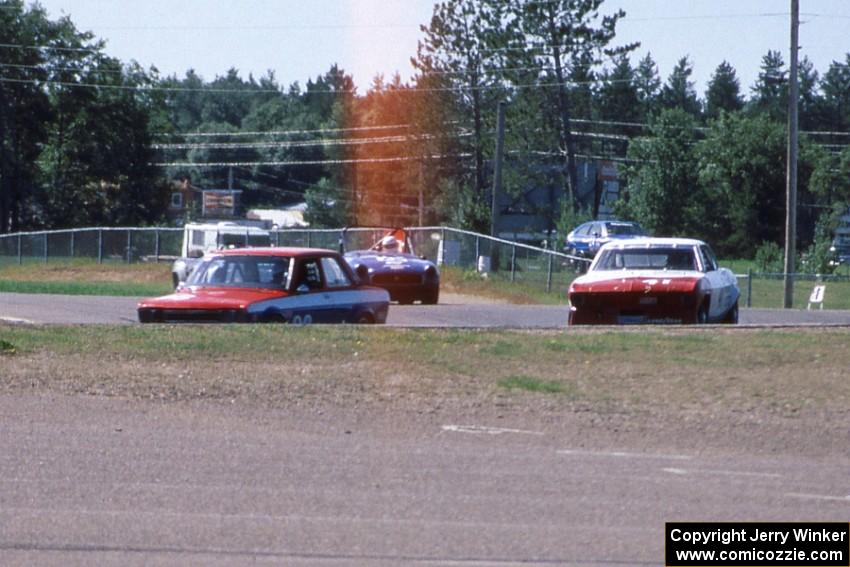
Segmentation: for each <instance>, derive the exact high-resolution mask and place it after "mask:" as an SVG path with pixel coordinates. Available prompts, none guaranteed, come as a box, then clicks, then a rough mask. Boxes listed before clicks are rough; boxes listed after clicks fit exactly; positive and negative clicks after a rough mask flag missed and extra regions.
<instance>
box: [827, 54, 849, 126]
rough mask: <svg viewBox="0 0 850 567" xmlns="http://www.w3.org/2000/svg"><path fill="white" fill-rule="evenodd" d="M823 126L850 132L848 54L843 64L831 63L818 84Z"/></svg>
mask: <svg viewBox="0 0 850 567" xmlns="http://www.w3.org/2000/svg"><path fill="white" fill-rule="evenodd" d="M820 88H821V91H823V110H824V116H823V120H824V124H826V125H828V129H829V130H831V131H840V132H848V131H850V53H848V54H847V55H846V58H845V60H844V62H843V63H839V62H838V61H833V62H832V64H831V65H830V66H829V69H828V70H827V71H826V73H824V76H823V80H822V81H821V83H820Z"/></svg>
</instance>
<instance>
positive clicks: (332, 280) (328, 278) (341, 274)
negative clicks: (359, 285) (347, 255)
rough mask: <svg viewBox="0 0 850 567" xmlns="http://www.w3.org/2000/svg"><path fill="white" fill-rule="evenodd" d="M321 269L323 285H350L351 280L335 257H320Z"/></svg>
mask: <svg viewBox="0 0 850 567" xmlns="http://www.w3.org/2000/svg"><path fill="white" fill-rule="evenodd" d="M322 271H324V272H325V285H327V287H329V288H339V287H350V286H351V280H350V279H348V275H346V273H345V270H343V269H342V266H340V265H339V262H338V261H337V259H336V258H328V257H324V258H322Z"/></svg>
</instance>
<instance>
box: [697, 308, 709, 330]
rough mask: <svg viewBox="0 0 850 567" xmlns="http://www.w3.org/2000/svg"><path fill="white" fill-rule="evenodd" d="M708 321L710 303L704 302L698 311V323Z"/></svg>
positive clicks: (701, 323)
mask: <svg viewBox="0 0 850 567" xmlns="http://www.w3.org/2000/svg"><path fill="white" fill-rule="evenodd" d="M706 323H708V303H703V304H702V305H701V306H700V308H699V311H697V325H705V324H706Z"/></svg>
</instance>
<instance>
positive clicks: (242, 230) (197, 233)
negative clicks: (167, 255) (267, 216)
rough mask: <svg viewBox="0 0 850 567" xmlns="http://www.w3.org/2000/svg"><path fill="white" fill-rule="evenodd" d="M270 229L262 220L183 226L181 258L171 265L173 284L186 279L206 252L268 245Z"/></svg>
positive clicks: (178, 283) (180, 282)
mask: <svg viewBox="0 0 850 567" xmlns="http://www.w3.org/2000/svg"><path fill="white" fill-rule="evenodd" d="M271 244H272V242H271V232H270V230H269V228H268V223H265V222H263V221H220V222H210V223H189V224H187V225H186V226H185V227H184V228H183V246H182V248H181V249H180V257H179V258H177V260H175V261H174V265H173V266H172V267H171V280H172V283H173V284H174V287H175V288H177V287H178V286H179V285H180V284H182V283H183V282H185V281H186V279H187V278H188V277H189V274H191V273H192V269H193V268H194V267H195V265H196V264H197V263H198V261H199V260H200V259H201V258H203V256H204V254H206V253H207V252H214V251H216V250H223V249H226V248H243V247H246V246H271Z"/></svg>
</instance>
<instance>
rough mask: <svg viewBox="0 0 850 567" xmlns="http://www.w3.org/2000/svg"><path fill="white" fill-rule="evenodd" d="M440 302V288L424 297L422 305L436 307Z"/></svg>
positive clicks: (430, 291)
mask: <svg viewBox="0 0 850 567" xmlns="http://www.w3.org/2000/svg"><path fill="white" fill-rule="evenodd" d="M439 300H440V288H437V289H433V290H429V291H428V292H427V293H426V294H425V295H423V296H422V305H436V304H437V301H439Z"/></svg>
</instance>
